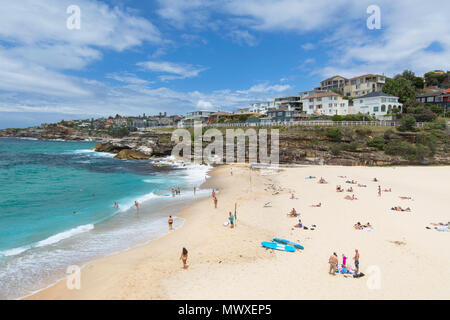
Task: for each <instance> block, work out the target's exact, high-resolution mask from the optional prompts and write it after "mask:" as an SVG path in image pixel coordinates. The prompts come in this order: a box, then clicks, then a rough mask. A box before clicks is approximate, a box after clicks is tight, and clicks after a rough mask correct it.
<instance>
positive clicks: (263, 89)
mask: <svg viewBox="0 0 450 320" xmlns="http://www.w3.org/2000/svg"><path fill="white" fill-rule="evenodd" d="M290 88H291V86H290V85H289V84H285V85H281V84H276V85H268V83H260V84H257V85H254V86H252V87H251V88H250V89H248V90H239V91H237V92H238V93H242V94H251V93H269V92H271V93H280V92H283V91H286V90H288V89H290Z"/></svg>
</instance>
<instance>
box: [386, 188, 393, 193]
mask: <svg viewBox="0 0 450 320" xmlns="http://www.w3.org/2000/svg"><path fill="white" fill-rule="evenodd" d="M384 192H392V189H391V188H389V189H384Z"/></svg>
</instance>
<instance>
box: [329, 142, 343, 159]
mask: <svg viewBox="0 0 450 320" xmlns="http://www.w3.org/2000/svg"><path fill="white" fill-rule="evenodd" d="M330 151H331V154H332V155H334V156H337V155H339V154H340V153H341V151H342V145H341V144H340V143H337V144H333V145H332V146H331V148H330Z"/></svg>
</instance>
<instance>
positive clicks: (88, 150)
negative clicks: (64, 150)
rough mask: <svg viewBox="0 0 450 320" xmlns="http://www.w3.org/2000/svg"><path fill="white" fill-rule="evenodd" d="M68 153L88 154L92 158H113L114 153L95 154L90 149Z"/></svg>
mask: <svg viewBox="0 0 450 320" xmlns="http://www.w3.org/2000/svg"><path fill="white" fill-rule="evenodd" d="M70 153H72V154H88V155H91V156H94V157H105V158H113V157H115V154H114V153H109V152H97V151H95V150H91V149H80V150H75V151H71V152H70Z"/></svg>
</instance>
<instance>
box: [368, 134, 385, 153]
mask: <svg viewBox="0 0 450 320" xmlns="http://www.w3.org/2000/svg"><path fill="white" fill-rule="evenodd" d="M367 145H368V146H369V147H372V148H377V149H378V150H383V148H384V138H383V137H375V138H373V139H371V140H369V141H368V142H367Z"/></svg>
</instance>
